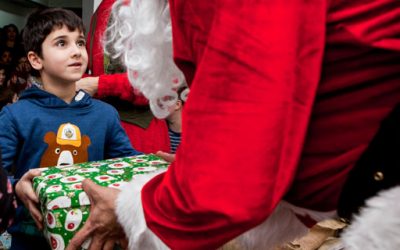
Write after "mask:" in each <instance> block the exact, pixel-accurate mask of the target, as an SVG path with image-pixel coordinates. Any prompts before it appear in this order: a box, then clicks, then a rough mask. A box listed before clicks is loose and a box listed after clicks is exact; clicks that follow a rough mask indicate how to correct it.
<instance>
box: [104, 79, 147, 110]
mask: <svg viewBox="0 0 400 250" xmlns="http://www.w3.org/2000/svg"><path fill="white" fill-rule="evenodd" d="M97 96H98V97H100V98H103V97H107V96H114V97H119V99H121V100H124V101H129V102H131V103H132V104H134V105H148V100H147V99H146V97H144V96H143V94H142V93H140V92H139V91H138V90H136V89H134V88H133V87H132V85H131V84H130V83H129V79H128V75H127V73H121V74H112V75H100V76H99V86H98V89H97Z"/></svg>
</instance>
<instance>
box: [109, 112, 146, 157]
mask: <svg viewBox="0 0 400 250" xmlns="http://www.w3.org/2000/svg"><path fill="white" fill-rule="evenodd" d="M112 112H113V115H112V118H111V120H110V126H109V127H108V133H107V135H108V136H107V143H106V151H105V158H106V159H109V158H116V157H125V156H132V155H138V154H142V153H141V152H139V151H136V150H135V149H134V148H133V147H132V145H131V143H130V141H129V138H128V136H127V134H126V133H125V130H124V129H123V128H122V126H121V123H120V119H119V116H118V113H117V111H116V110H115V109H112Z"/></svg>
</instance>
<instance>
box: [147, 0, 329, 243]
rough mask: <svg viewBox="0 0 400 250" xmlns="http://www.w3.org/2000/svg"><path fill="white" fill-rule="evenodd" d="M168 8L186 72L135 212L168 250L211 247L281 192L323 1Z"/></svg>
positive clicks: (320, 41) (308, 96)
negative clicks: (158, 164)
mask: <svg viewBox="0 0 400 250" xmlns="http://www.w3.org/2000/svg"><path fill="white" fill-rule="evenodd" d="M170 4H171V12H172V13H171V15H172V18H173V32H174V36H173V41H174V52H175V57H176V59H177V61H186V65H188V64H193V65H194V66H195V69H196V71H195V73H194V77H193V82H192V83H191V92H190V96H189V100H188V102H187V103H186V104H185V109H184V114H183V131H184V133H183V134H182V135H183V137H182V142H181V145H180V148H179V149H178V152H177V155H176V161H175V162H174V163H173V164H172V165H171V167H170V168H169V170H168V171H167V172H166V173H165V174H163V175H160V176H158V177H156V178H154V179H153V180H151V181H150V182H149V183H148V184H147V185H146V186H145V187H144V189H143V191H142V202H143V208H144V213H145V218H146V221H147V225H148V227H150V229H151V230H152V231H153V232H154V233H155V234H157V235H158V236H159V237H160V238H161V239H162V240H163V241H164V242H165V243H166V244H167V245H168V246H169V247H171V248H172V249H185V248H187V247H188V246H190V248H191V249H215V248H217V247H219V246H220V245H222V244H223V243H224V242H226V241H228V240H229V239H231V238H233V237H235V236H237V235H239V234H240V233H242V232H244V231H246V230H247V229H249V228H251V227H254V226H255V225H257V224H259V223H261V222H262V221H263V220H265V219H266V218H267V217H268V215H269V214H270V213H271V212H272V210H273V209H274V208H275V206H276V205H277V203H278V202H279V201H280V200H281V199H282V197H283V195H284V194H285V193H286V192H287V190H288V189H289V188H290V185H291V183H292V180H293V178H294V175H295V173H296V167H297V165H298V161H299V158H300V154H301V151H302V147H303V143H304V138H305V135H306V131H307V126H308V122H309V119H310V113H311V109H312V106H313V102H314V98H315V94H316V90H317V87H318V82H319V76H320V74H321V62H322V57H323V50H324V36H325V35H324V34H325V15H326V6H325V3H324V1H320V0H311V1H289V2H287V1H279V0H271V1H239V0H237V1H232V0H229V1H228V0H227V1H204V0H191V1H184V0H171V1H170ZM183 6H184V8H183ZM188 60H191V62H187V61H188Z"/></svg>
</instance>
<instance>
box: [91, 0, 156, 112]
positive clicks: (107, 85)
mask: <svg viewBox="0 0 400 250" xmlns="http://www.w3.org/2000/svg"><path fill="white" fill-rule="evenodd" d="M114 2H115V0H103V1H102V2H101V3H100V5H99V7H98V9H97V10H96V13H95V14H94V15H93V17H92V20H91V25H90V26H91V27H90V30H89V33H88V37H87V50H88V53H89V57H91V63H89V68H90V69H91V71H92V76H99V85H98V90H97V96H98V97H100V98H104V97H107V96H113V97H119V98H120V99H121V100H124V101H129V102H131V103H132V104H134V105H148V100H147V99H146V98H145V97H144V96H143V94H141V93H140V92H139V91H138V90H134V89H133V88H132V86H131V85H130V83H129V80H128V76H127V74H126V73H121V74H112V75H105V74H104V49H103V44H102V41H103V34H104V31H105V30H106V28H107V23H108V20H109V16H110V11H111V8H112V5H113V4H114ZM93 26H94V27H95V28H94V31H93V30H92V29H93ZM92 39H93V41H92ZM90 64H91V65H90Z"/></svg>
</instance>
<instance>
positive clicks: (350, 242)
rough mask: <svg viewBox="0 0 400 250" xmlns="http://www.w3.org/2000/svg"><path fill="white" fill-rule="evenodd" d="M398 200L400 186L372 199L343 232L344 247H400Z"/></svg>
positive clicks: (369, 249) (351, 249) (365, 249)
mask: <svg viewBox="0 0 400 250" xmlns="http://www.w3.org/2000/svg"><path fill="white" fill-rule="evenodd" d="M399 200H400V186H398V187H394V188H391V189H389V190H387V191H383V192H381V193H379V194H378V195H377V196H375V197H373V198H371V199H369V200H368V201H367V203H366V207H365V208H364V209H362V210H361V213H360V215H359V216H355V218H354V221H353V222H352V224H351V225H350V226H349V227H348V228H347V229H346V230H345V232H344V233H343V235H342V240H343V242H344V244H345V249H346V250H347V249H349V250H359V249H360V250H361V249H362V250H393V249H400V237H399V236H400V205H399Z"/></svg>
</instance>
